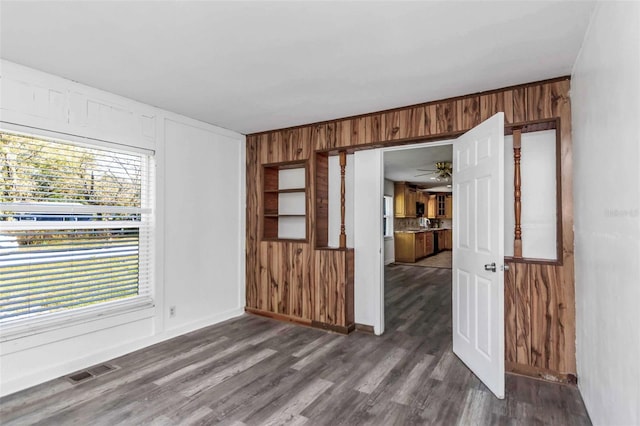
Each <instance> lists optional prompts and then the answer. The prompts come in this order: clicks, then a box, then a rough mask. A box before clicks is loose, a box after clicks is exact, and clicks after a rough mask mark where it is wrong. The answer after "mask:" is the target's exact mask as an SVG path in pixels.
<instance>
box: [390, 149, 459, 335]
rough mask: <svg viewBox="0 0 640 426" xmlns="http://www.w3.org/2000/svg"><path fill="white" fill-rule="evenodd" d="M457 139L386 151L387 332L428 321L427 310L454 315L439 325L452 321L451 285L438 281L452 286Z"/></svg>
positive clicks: (433, 312)
mask: <svg viewBox="0 0 640 426" xmlns="http://www.w3.org/2000/svg"><path fill="white" fill-rule="evenodd" d="M452 144H453V140H443V141H439V142H432V143H428V144H419V145H411V146H401V147H394V148H387V149H385V150H383V151H382V161H383V170H384V184H383V194H384V201H383V202H384V207H385V209H384V210H385V215H384V219H383V220H384V222H385V223H384V224H383V233H384V236H383V238H384V243H383V259H384V263H385V267H384V270H383V278H382V280H383V282H384V295H385V296H384V311H385V314H384V318H385V329H386V330H387V332H408V331H410V330H412V329H414V328H416V327H417V329H419V327H420V323H426V322H429V321H428V318H426V317H425V315H427V314H428V315H434V316H439V317H440V318H441V321H440V322H442V318H444V317H447V318H449V319H448V320H445V321H444V323H442V324H440V323H438V324H437V327H439V328H448V327H450V310H451V304H450V302H449V304H448V306H447V307H446V308H447V309H448V314H447V313H446V312H445V313H444V314H443V313H442V312H440V309H441V304H442V299H443V297H444V298H445V299H447V297H446V295H447V294H448V295H449V296H448V300H449V301H450V291H451V290H450V288H448V289H442V288H438V286H440V287H441V286H449V287H450V286H451V251H450V249H451V243H450V241H451V240H450V239H451V236H452V232H453V230H452V228H453V221H452V215H451V207H452V198H451V192H452V169H451V164H452V162H453V145H452ZM390 205H391V208H389V207H390ZM389 211H390V212H391V215H389ZM389 216H391V217H389ZM447 275H448V276H447ZM447 309H445V311H446V310H447ZM445 314H446V315H445ZM434 324H435V323H434ZM445 335H446V333H445ZM448 339H449V342H450V341H451V336H450V333H449V336H448Z"/></svg>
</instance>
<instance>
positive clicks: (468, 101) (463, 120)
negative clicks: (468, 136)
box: [455, 96, 480, 131]
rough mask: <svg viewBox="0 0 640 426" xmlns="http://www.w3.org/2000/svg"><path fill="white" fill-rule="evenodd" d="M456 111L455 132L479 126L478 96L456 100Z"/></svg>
mask: <svg viewBox="0 0 640 426" xmlns="http://www.w3.org/2000/svg"><path fill="white" fill-rule="evenodd" d="M456 109H457V111H456V120H457V124H456V126H455V129H456V130H458V131H467V130H469V129H471V128H472V127H475V126H477V125H478V124H480V96H471V97H468V98H463V99H459V100H457V101H456Z"/></svg>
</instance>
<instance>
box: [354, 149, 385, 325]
mask: <svg viewBox="0 0 640 426" xmlns="http://www.w3.org/2000/svg"><path fill="white" fill-rule="evenodd" d="M354 172H355V173H354V179H353V180H354V194H355V199H354V212H355V216H356V217H357V218H358V220H356V221H355V224H354V249H355V273H354V299H355V301H354V314H355V321H356V324H363V325H371V326H373V331H374V333H375V334H382V333H383V332H384V286H383V285H381V284H380V283H381V280H382V277H383V276H384V275H383V263H382V240H383V238H382V214H381V212H382V186H383V185H382V180H383V169H382V150H381V149H368V150H362V151H356V153H355V154H354ZM374 229H377V230H379V231H378V232H372V230H374Z"/></svg>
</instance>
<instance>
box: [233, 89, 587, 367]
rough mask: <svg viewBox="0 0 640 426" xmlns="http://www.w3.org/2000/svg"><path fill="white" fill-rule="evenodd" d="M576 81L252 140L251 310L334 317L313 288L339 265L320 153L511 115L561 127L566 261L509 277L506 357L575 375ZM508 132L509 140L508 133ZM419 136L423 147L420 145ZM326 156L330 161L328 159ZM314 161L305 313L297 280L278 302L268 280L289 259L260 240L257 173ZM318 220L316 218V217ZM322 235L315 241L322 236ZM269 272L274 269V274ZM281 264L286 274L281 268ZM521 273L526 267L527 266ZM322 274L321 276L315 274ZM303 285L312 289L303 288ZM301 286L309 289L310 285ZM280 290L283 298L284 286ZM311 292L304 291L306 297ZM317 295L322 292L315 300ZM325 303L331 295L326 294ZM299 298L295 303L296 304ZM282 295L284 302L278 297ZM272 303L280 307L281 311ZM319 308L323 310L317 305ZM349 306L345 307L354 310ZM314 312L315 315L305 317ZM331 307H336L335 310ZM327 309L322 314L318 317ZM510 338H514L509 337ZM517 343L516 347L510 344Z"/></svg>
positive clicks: (520, 121) (561, 230) (413, 138)
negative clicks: (331, 242)
mask: <svg viewBox="0 0 640 426" xmlns="http://www.w3.org/2000/svg"><path fill="white" fill-rule="evenodd" d="M569 87H570V85H569V79H568V78H560V79H554V80H550V81H545V82H536V83H530V84H527V85H521V86H515V87H510V88H505V89H499V90H494V91H490V92H485V93H479V94H473V95H470V96H463V97H459V98H455V99H445V100H442V101H433V102H428V103H424V104H420V105H412V106H409V107H406V108H397V109H394V110H389V111H381V112H374V113H371V114H366V115H361V116H356V117H348V118H344V119H336V120H331V121H327V122H323V123H315V124H310V125H306V126H298V127H294V128H291V129H282V130H274V131H269V132H262V133H258V134H254V135H248V136H247V240H246V241H247V273H246V277H247V284H246V285H247V292H246V294H247V306H248V307H255V308H259V309H264V310H268V309H272V308H273V309H274V310H275V311H276V312H277V311H278V310H288V311H289V314H290V315H291V316H292V317H298V315H302V316H301V317H299V318H312V317H313V316H314V315H316V313H317V314H318V315H319V316H322V317H323V318H325V319H326V318H327V306H326V305H325V304H326V303H327V300H326V298H325V299H322V300H320V299H314V297H315V295H316V294H317V291H318V290H317V285H318V283H317V282H316V280H318V279H320V277H324V276H326V275H327V274H329V272H328V270H324V269H323V268H331V267H333V266H329V264H327V266H324V265H325V263H322V265H323V266H319V265H320V263H318V262H316V260H317V258H316V252H317V250H318V247H322V246H326V243H327V237H326V236H325V235H326V234H325V233H324V232H325V231H323V229H326V226H325V225H323V220H324V219H323V214H324V213H323V211H322V209H323V208H326V206H319V205H320V204H322V203H323V202H324V201H323V200H325V199H326V195H328V194H326V193H323V192H322V191H324V189H323V186H322V185H323V183H322V182H321V183H320V185H318V184H317V183H316V179H318V180H322V179H323V178H322V173H323V172H322V170H323V163H322V162H323V161H324V160H325V159H326V156H325V157H322V156H319V155H318V153H322V152H324V153H331V154H335V153H337V152H338V151H339V150H341V149H347V150H348V151H351V150H353V149H367V148H373V147H379V146H393V145H398V144H410V143H418V142H424V141H425V140H437V139H439V138H440V139H442V138H450V137H452V136H455V135H456V134H459V133H461V132H463V131H464V130H467V129H468V128H470V127H472V126H474V125H476V124H477V123H478V122H479V121H482V120H485V119H486V118H488V117H490V116H492V115H493V114H495V113H497V112H500V111H502V112H504V113H505V122H506V124H507V125H510V124H514V123H516V124H517V125H518V126H524V127H523V129H524V128H533V127H535V126H539V125H540V121H539V120H549V119H557V120H558V128H559V134H560V144H559V152H558V157H559V158H560V170H559V173H558V188H559V195H560V198H559V205H560V206H561V208H560V209H559V210H560V212H561V214H560V217H559V221H558V223H559V225H558V235H561V236H562V247H561V250H560V253H561V259H559V261H558V264H557V265H539V264H538V263H536V262H533V261H528V260H526V259H523V262H524V263H518V264H517V265H514V267H513V275H509V278H507V280H508V283H509V284H508V286H507V287H505V292H506V291H507V290H508V291H509V292H510V293H509V294H510V297H506V298H505V312H507V313H508V318H509V320H508V323H507V324H505V329H506V330H507V333H508V336H507V340H508V342H511V343H509V344H508V348H507V354H506V355H507V359H508V360H513V361H514V365H516V364H517V365H520V366H523V368H522V369H521V370H523V371H529V370H527V368H524V367H531V368H534V369H535V368H538V369H543V368H544V369H547V370H546V371H555V372H557V373H559V374H565V375H566V374H575V372H576V367H575V299H574V297H575V295H574V293H575V290H574V275H573V274H574V272H573V268H574V265H573V202H572V176H571V175H572V169H571V167H572V157H571V155H572V142H571V105H570V99H569ZM511 132H512V128H511V127H508V128H507V129H506V130H505V133H511ZM421 138H422V139H421ZM325 155H326V154H325ZM307 158H308V159H311V161H309V164H308V172H309V176H308V185H309V193H308V195H309V196H308V204H307V212H308V214H309V224H310V227H309V229H308V242H307V243H303V244H306V247H307V249H306V250H305V251H304V252H303V254H301V256H302V259H306V260H301V261H302V262H306V267H305V268H304V271H305V274H308V275H307V276H308V277H310V278H309V284H308V288H311V289H312V290H311V294H312V295H313V296H305V297H303V308H302V310H303V313H302V314H300V311H299V308H298V307H297V306H296V304H295V303H293V302H292V301H293V300H298V299H297V298H298V296H297V287H295V289H294V280H297V279H298V278H295V277H294V278H291V279H290V281H288V287H287V291H288V294H289V302H288V303H280V304H278V298H277V297H276V299H273V298H272V294H271V293H270V291H271V289H272V286H273V284H272V283H270V282H269V279H270V278H269V277H275V279H277V280H279V281H281V280H282V276H280V275H278V274H279V272H277V273H271V272H269V268H270V267H272V266H273V267H282V264H283V261H282V260H280V261H277V262H276V261H275V259H274V260H273V262H268V260H267V259H268V256H267V253H266V251H265V250H266V249H265V250H263V248H262V247H263V246H262V244H263V242H261V235H262V234H261V229H260V226H261V225H260V220H259V217H260V216H259V213H260V212H261V211H262V209H263V208H264V205H263V203H264V201H263V197H262V190H261V188H262V182H261V176H260V173H259V170H260V167H261V165H263V164H268V163H272V162H279V161H294V160H301V159H307ZM316 215H317V218H316ZM316 234H317V235H316ZM274 253H277V254H274V255H272V256H291V252H290V251H286V250H285V251H276V252H274ZM271 265H272V266H271ZM277 265H280V266H277ZM522 265H524V266H522ZM316 267H320V268H321V269H320V270H318V271H316V270H315V268H316ZM305 285H306V284H305ZM303 288H304V286H303ZM278 291H279V292H280V291H282V289H281V288H279V287H278ZM305 294H307V293H305ZM318 294H319V293H318ZM322 294H323V297H324V294H325V293H322ZM294 295H296V296H294ZM278 297H279V296H278ZM274 303H275V305H274ZM320 305H323V306H322V307H320ZM347 308H348V306H347ZM305 309H309V311H310V312H313V314H306V313H304V312H306V311H304V310H305ZM331 309H334V307H333V306H332V307H330V308H329V311H331ZM320 311H322V312H320ZM512 333H513V334H512ZM509 339H510V340H509Z"/></svg>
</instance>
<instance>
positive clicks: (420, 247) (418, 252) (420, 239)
mask: <svg viewBox="0 0 640 426" xmlns="http://www.w3.org/2000/svg"><path fill="white" fill-rule="evenodd" d="M424 234H425V233H424V232H416V233H415V234H413V235H414V242H413V245H414V252H415V258H416V259H421V258H423V257H425V256H426V254H425V251H426V250H425V249H426V247H425V246H424Z"/></svg>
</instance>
